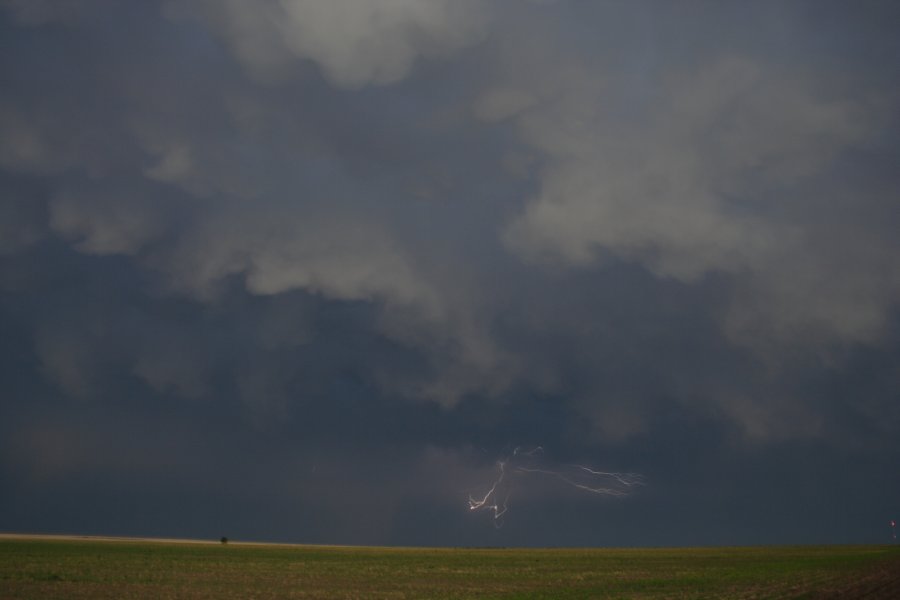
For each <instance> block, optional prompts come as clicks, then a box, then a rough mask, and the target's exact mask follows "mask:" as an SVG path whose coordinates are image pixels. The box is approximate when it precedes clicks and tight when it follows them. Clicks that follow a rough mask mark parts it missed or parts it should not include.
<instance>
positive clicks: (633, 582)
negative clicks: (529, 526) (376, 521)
mask: <svg viewBox="0 0 900 600" xmlns="http://www.w3.org/2000/svg"><path fill="white" fill-rule="evenodd" d="M795 597H807V598H821V597H835V598H838V597H840V598H853V597H866V598H894V597H900V546H794V547H784V546H769V547H750V548H667V549H436V548H356V547H327V546H286V545H285V546H279V545H250V544H239V543H233V542H232V543H229V544H227V545H222V544H203V543H167V542H151V541H100V540H87V539H72V540H59V539H39V538H28V539H11V538H4V539H0V598H4V599H5V598H48V599H53V598H795Z"/></svg>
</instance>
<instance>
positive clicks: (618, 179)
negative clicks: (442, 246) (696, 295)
mask: <svg viewBox="0 0 900 600" xmlns="http://www.w3.org/2000/svg"><path fill="white" fill-rule="evenodd" d="M578 75H579V72H578V71H576V70H573V71H570V73H569V75H568V78H567V79H565V80H563V87H562V89H561V90H560V91H559V92H558V93H557V94H556V95H555V96H551V97H548V98H546V99H545V101H544V102H543V103H542V104H541V105H540V106H538V107H535V108H532V109H530V110H527V111H525V112H524V113H523V114H522V115H520V116H519V117H518V127H519V128H520V132H521V135H522V136H523V139H525V140H526V141H527V142H528V143H529V144H531V145H532V146H533V147H534V148H536V149H537V150H539V151H541V152H542V153H543V167H542V170H541V175H540V192H539V194H538V195H537V196H536V197H534V198H533V199H531V200H530V201H529V202H528V203H527V204H526V206H525V208H524V210H523V211H522V213H521V214H520V215H518V216H517V217H516V218H515V219H514V220H513V221H512V222H511V223H510V224H509V226H508V227H507V228H506V230H505V231H504V234H503V235H504V240H505V242H506V243H507V246H508V247H509V248H510V249H511V250H512V251H513V252H515V253H516V254H518V255H519V256H521V257H523V258H525V259H526V260H529V261H538V262H546V261H549V262H551V263H556V264H566V265H576V266H584V265H593V264H597V263H598V262H602V261H603V260H604V257H610V256H615V257H618V258H620V259H624V260H626V261H629V262H636V263H639V264H642V265H644V266H645V267H646V268H647V269H649V270H650V271H652V272H653V273H655V274H657V275H658V276H660V277H664V278H675V279H678V280H681V281H684V282H694V281H697V280H699V279H701V278H702V277H704V276H705V275H708V274H710V273H716V272H718V273H728V274H733V275H740V279H741V281H742V282H744V283H745V287H744V289H742V293H741V294H739V295H738V296H739V299H738V300H736V301H735V303H734V304H733V305H732V307H731V309H730V314H729V316H728V318H727V325H726V329H727V330H728V332H729V333H730V334H732V335H733V336H734V337H735V339H737V340H739V341H742V342H748V341H752V339H753V338H754V337H757V334H759V333H760V332H761V331H762V332H763V335H764V336H770V337H774V338H777V339H779V340H781V341H783V342H787V343H792V342H795V341H805V340H808V339H809V335H808V334H810V333H811V332H815V331H817V332H819V333H820V334H822V335H824V336H825V337H829V336H834V337H836V338H838V339H845V340H850V341H872V340H874V339H876V338H877V336H878V330H879V327H880V326H881V325H882V324H883V322H884V320H885V319H886V318H887V315H888V311H889V309H890V306H891V305H892V304H893V303H894V302H896V300H897V298H898V291H900V285H898V284H900V274H898V272H897V269H890V268H889V267H888V265H886V264H885V265H882V267H884V268H882V267H876V268H875V269H872V268H869V267H870V266H873V265H872V263H871V262H870V259H875V260H878V257H879V256H885V255H886V252H885V250H886V249H885V248H880V249H879V250H877V251H875V252H857V250H856V248H855V247H854V246H850V247H848V248H845V249H844V258H843V259H842V260H835V258H836V257H834V256H828V254H830V253H825V254H822V253H820V248H819V247H818V242H817V241H816V238H817V236H819V235H820V233H819V232H820V230H821V226H820V224H819V223H817V221H816V219H815V218H814V215H815V211H816V205H815V204H816V203H815V202H811V201H810V199H809V198H808V197H807V195H808V192H802V191H799V190H801V189H802V185H803V184H804V183H805V182H807V181H808V180H809V179H810V178H812V177H814V176H819V175H821V173H822V171H823V170H825V169H827V168H828V167H829V165H830V164H831V162H832V161H833V160H834V159H835V157H837V156H838V155H839V154H840V153H841V152H842V151H844V150H846V149H848V148H854V147H858V146H860V145H863V144H865V143H866V141H867V140H868V139H869V138H871V137H872V136H874V135H875V134H876V132H877V130H878V127H879V125H880V124H881V123H882V122H883V120H884V119H883V117H884V115H883V113H882V112H880V111H879V108H880V105H879V104H878V103H877V102H871V103H870V102H868V101H867V99H866V98H865V97H860V96H847V95H843V96H842V95H834V96H830V95H828V94H826V93H823V92H822V91H821V90H820V89H817V84H818V82H817V81H816V79H815V77H813V76H810V75H809V74H805V73H792V72H790V71H788V70H782V69H779V68H778V67H772V66H770V65H769V66H766V65H762V64H760V63H759V62H756V61H753V60H751V59H747V58H739V57H734V56H723V57H719V58H716V59H713V60H709V61H708V62H706V63H705V64H700V65H697V66H696V67H693V68H688V69H684V68H682V69H681V70H679V71H672V72H671V73H670V74H669V75H668V77H667V78H666V79H665V80H664V81H661V82H659V86H658V88H656V96H655V99H654V101H652V102H651V103H650V105H649V106H648V107H645V108H643V109H641V108H637V109H629V108H627V107H626V108H623V107H622V106H621V105H620V104H617V103H621V101H622V96H621V94H620V90H618V89H617V88H616V81H615V80H614V79H604V78H603V77H602V73H601V77H597V76H596V74H594V73H593V72H592V71H589V70H585V71H582V72H581V75H580V77H579V76H578ZM801 206H802V207H804V208H803V210H805V211H810V212H809V213H808V215H809V216H808V217H806V218H805V219H788V218H785V215H786V214H790V212H791V210H793V209H796V208H799V207H801ZM837 233H838V234H839V235H840V236H841V237H842V238H847V239H848V240H849V239H851V238H852V239H854V240H855V239H856V234H854V233H853V230H852V225H851V226H839V227H838V232H837ZM873 241H874V240H873ZM860 267H863V268H860ZM885 268H886V269H887V271H888V272H884V269H885ZM885 275H887V276H888V277H887V279H886V280H885V279H884V277H885ZM834 277H840V278H841V279H840V280H841V289H840V290H837V289H835V290H832V292H833V293H827V294H824V295H823V294H822V292H823V290H824V289H828V288H829V286H827V285H826V282H827V281H828V280H829V279H832V278H834ZM823 286H824V287H823ZM749 321H753V322H754V325H753V326H752V327H745V326H744V325H746V324H747V323H748V322H749ZM819 337H821V335H820V336H819Z"/></svg>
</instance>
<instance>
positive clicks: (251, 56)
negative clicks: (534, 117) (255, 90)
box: [168, 0, 486, 88]
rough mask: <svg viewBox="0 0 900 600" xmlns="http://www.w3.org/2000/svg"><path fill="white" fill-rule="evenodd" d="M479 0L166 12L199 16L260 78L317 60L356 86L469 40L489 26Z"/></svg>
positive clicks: (201, 2)
mask: <svg viewBox="0 0 900 600" xmlns="http://www.w3.org/2000/svg"><path fill="white" fill-rule="evenodd" d="M480 4H481V3H480V2H479V1H477V0H332V1H329V2H320V1H319V0H267V1H265V2H253V3H247V2H242V1H241V0H226V1H219V0H212V1H207V0H194V1H193V2H187V3H175V2H172V3H170V4H169V5H168V14H169V15H171V16H173V17H178V16H183V15H195V16H199V17H200V18H202V19H203V20H205V21H206V22H208V23H210V24H212V25H213V27H215V28H216V29H218V30H219V31H220V32H221V34H222V35H223V36H224V37H225V39H226V40H227V41H228V43H229V44H230V45H231V47H232V48H233V49H234V52H235V54H236V55H237V57H238V58H239V59H240V61H241V62H242V63H243V64H244V65H245V66H246V67H247V68H248V69H250V71H251V72H252V73H253V74H255V75H257V76H259V77H262V78H271V77H279V76H283V74H284V73H285V72H286V71H288V70H290V68H291V63H292V62H293V61H294V60H298V59H308V60H312V61H314V62H315V63H316V64H317V65H318V66H319V67H320V68H321V69H322V71H323V72H324V74H325V75H326V77H327V78H328V79H329V80H331V81H332V82H334V83H335V84H336V85H339V86H342V87H347V88H359V87H362V86H364V85H367V84H389V83H394V82H396V81H399V80H401V79H403V78H404V77H405V76H406V75H407V73H409V71H410V70H411V69H412V67H413V64H414V62H415V60H416V59H417V58H419V57H425V58H430V57H435V56H443V55H447V54H449V53H452V52H454V51H456V50H458V49H461V48H464V47H466V46H468V45H470V44H472V43H474V42H476V41H478V40H479V39H481V37H482V36H483V34H484V26H485V18H486V16H485V12H484V10H483V8H482V7H481V6H480Z"/></svg>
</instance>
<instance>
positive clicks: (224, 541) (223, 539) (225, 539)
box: [219, 535, 228, 544]
mask: <svg viewBox="0 0 900 600" xmlns="http://www.w3.org/2000/svg"><path fill="white" fill-rule="evenodd" d="M219 541H220V542H222V543H223V544H227V543H228V538H227V537H225V536H224V535H223V536H222V539H221V540H219Z"/></svg>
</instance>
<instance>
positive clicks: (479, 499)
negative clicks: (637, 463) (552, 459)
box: [469, 446, 646, 529]
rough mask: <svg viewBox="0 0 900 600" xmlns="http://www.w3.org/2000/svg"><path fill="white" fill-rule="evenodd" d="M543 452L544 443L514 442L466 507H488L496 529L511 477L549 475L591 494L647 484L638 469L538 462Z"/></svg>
mask: <svg viewBox="0 0 900 600" xmlns="http://www.w3.org/2000/svg"><path fill="white" fill-rule="evenodd" d="M543 453H544V448H543V446H536V447H535V448H532V449H530V450H525V449H522V447H521V446H517V447H516V448H514V449H513V451H512V454H511V455H510V456H509V457H507V458H506V459H504V460H499V461H497V477H496V479H494V481H493V482H492V484H491V486H490V488H488V490H487V491H486V492H485V493H484V494H479V495H476V496H473V495H472V494H469V510H470V511H473V512H474V511H481V510H485V511H490V512H491V513H492V515H493V521H494V526H495V527H497V528H498V529H499V528H500V527H501V526H502V525H503V520H502V517H503V515H504V514H506V512H507V510H509V497H510V493H511V481H510V480H511V478H514V477H520V478H521V477H530V476H536V475H538V476H548V477H552V478H555V479H558V480H559V481H561V482H563V483H564V484H566V485H569V486H571V487H574V488H576V489H579V490H584V491H585V492H588V493H591V494H597V495H600V496H614V497H622V496H628V495H629V494H631V492H632V488H634V487H635V486H642V485H646V483H645V480H644V477H643V476H642V475H640V474H638V473H616V472H611V471H600V470H598V469H594V468H593V467H588V466H585V465H578V464H566V465H560V466H552V465H550V466H548V465H543V464H539V461H540V460H541V459H542V458H543V457H542V455H543ZM501 497H502V500H500V498H501Z"/></svg>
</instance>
